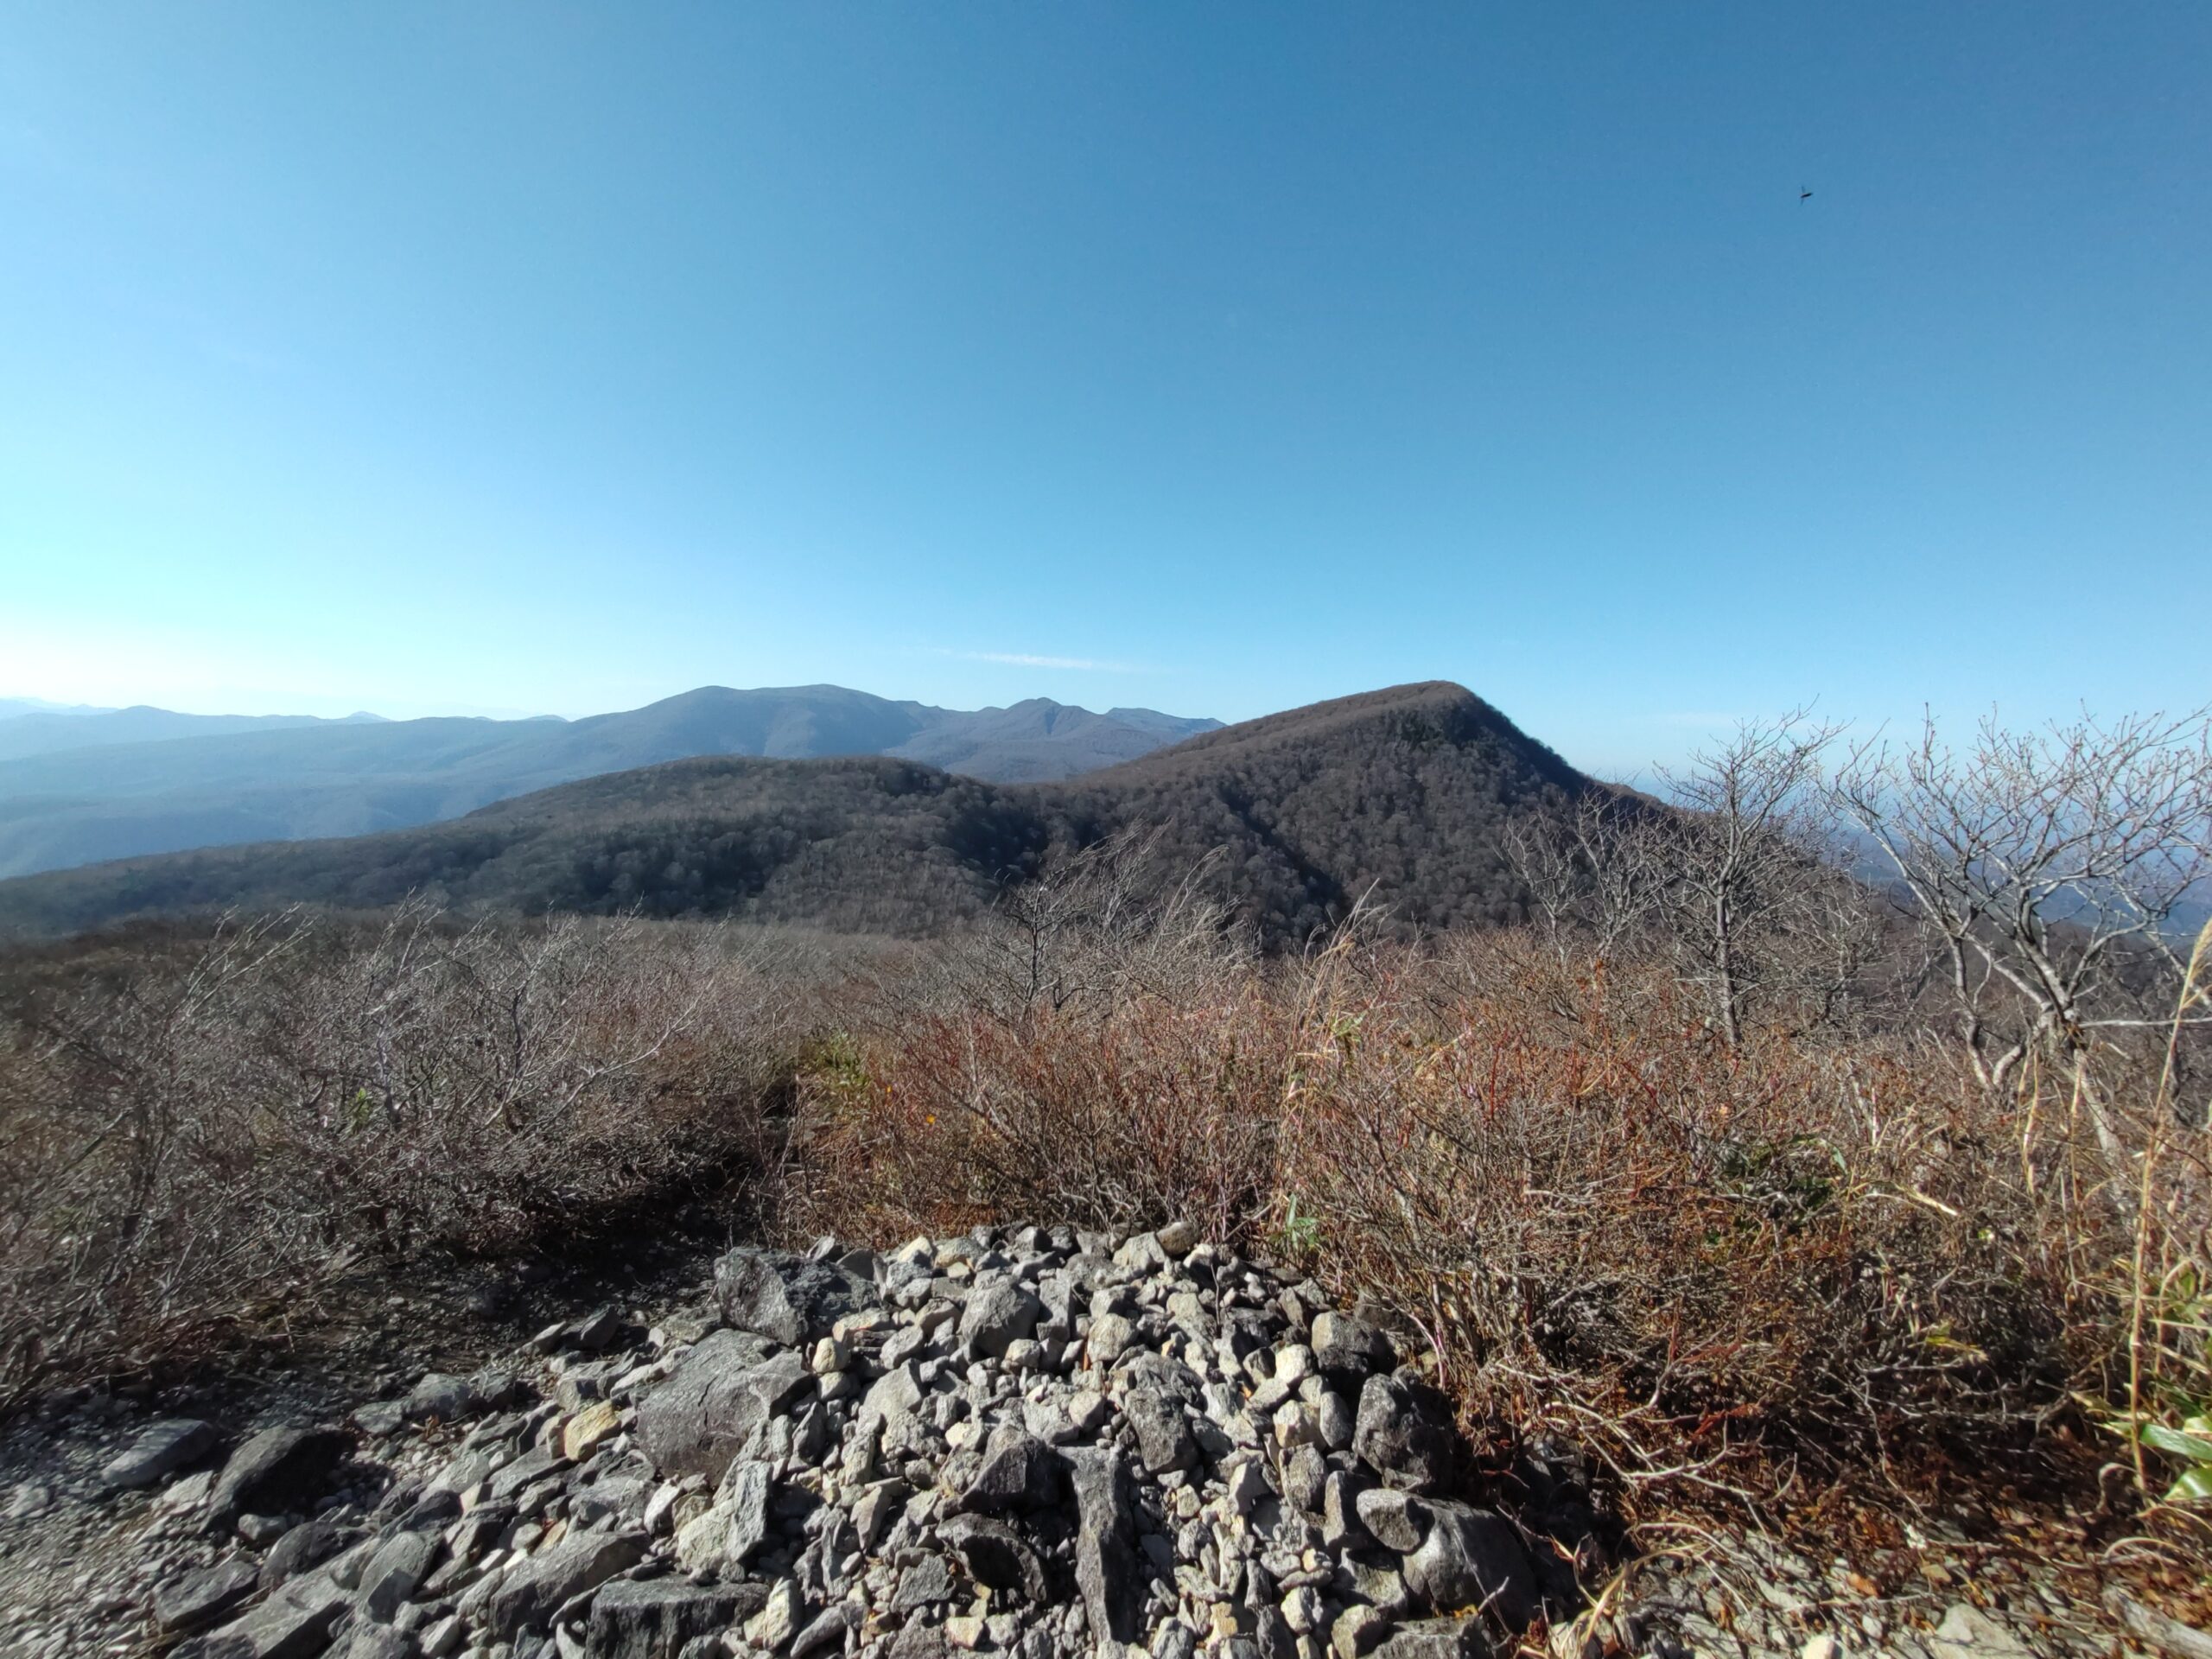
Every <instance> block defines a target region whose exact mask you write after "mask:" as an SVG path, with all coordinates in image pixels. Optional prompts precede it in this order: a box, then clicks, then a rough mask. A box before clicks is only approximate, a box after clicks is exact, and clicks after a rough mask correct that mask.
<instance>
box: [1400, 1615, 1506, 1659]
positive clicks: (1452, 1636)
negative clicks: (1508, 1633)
mask: <svg viewBox="0 0 2212 1659" xmlns="http://www.w3.org/2000/svg"><path fill="white" fill-rule="evenodd" d="M1375 1659H1490V1640H1489V1638H1488V1637H1485V1636H1484V1634H1483V1629H1482V1623H1481V1621H1480V1620H1478V1619H1473V1618H1422V1619H1416V1620H1414V1622H1413V1623H1412V1624H1401V1625H1400V1626H1398V1628H1397V1629H1396V1630H1395V1631H1393V1632H1392V1633H1391V1635H1390V1637H1389V1639H1388V1640H1386V1641H1385V1642H1384V1643H1383V1645H1382V1646H1381V1647H1379V1648H1377V1649H1375Z"/></svg>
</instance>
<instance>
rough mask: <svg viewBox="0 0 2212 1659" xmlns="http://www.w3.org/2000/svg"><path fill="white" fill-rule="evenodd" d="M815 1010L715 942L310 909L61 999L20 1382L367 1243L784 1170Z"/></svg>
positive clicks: (447, 1237) (214, 1327)
mask: <svg viewBox="0 0 2212 1659" xmlns="http://www.w3.org/2000/svg"><path fill="white" fill-rule="evenodd" d="M787 1003H788V999H787V998H786V996H785V993H784V992H783V991H782V990H781V989H780V988H779V987H778V985H777V984H776V983H775V982H773V981H772V978H771V977H769V976H766V975H764V974H763V973H762V972H761V971H760V969H757V968H756V967H755V966H754V965H753V964H752V963H748V962H747V961H746V960H745V959H744V958H743V957H740V956H738V955H735V954H733V952H732V950H731V949H730V944H729V941H728V939H727V938H724V937H722V936H721V935H719V934H718V933H717V932H716V931H714V930H711V929H688V930H677V929H669V928H653V927H652V926H650V925H646V924H643V923H639V922H635V921H618V922H614V923H599V922H587V921H583V920H581V919H574V918H571V919H566V920H558V921H555V922H552V923H550V924H548V925H544V926H543V927H533V928H494V927H491V926H478V927H474V928H467V929H456V928H454V927H453V926H452V925H449V924H448V923H447V922H446V921H445V920H444V919H443V918H441V917H439V916H438V915H437V914H436V913H435V912H433V911H431V910H429V909H428V908H426V907H423V906H405V907H403V908H402V909H400V910H399V911H398V912H396V913H394V914H393V915H392V916H391V918H390V919H389V920H388V921H387V923H386V924H385V925H384V926H383V927H382V928H381V929H380V930H378V931H373V932H372V933H370V934H369V935H367V936H366V937H365V938H364V937H359V936H357V935H350V934H346V935H340V933H339V932H337V931H334V930H330V929H320V930H319V929H318V928H317V927H316V926H315V925H314V924H312V923H310V922H309V921H308V919H307V918H304V917H302V916H299V915H283V916H278V917H275V918H265V919H263V920H259V921H255V922H251V923H247V924H245V925H235V926H231V925H226V927H224V928H223V929H222V930H221V931H219V932H218V933H217V935H216V936H215V937H214V938H213V940H211V941H209V942H208V943H207V944H206V946H205V948H204V949H202V950H200V951H199V952H198V953H197V954H196V955H194V956H191V957H186V958H183V959H182V960H181V961H177V962H175V963H169V964H164V963H160V962H158V961H157V962H156V963H152V964H149V965H148V966H146V967H144V968H143V969H142V970H140V971H137V972H135V973H125V974H124V976H122V978H121V979H120V981H119V982H98V981H96V982H86V983H80V984H76V985H73V986H61V987H59V988H54V987H49V988H47V989H46V990H45V991H43V992H41V994H40V995H36V996H35V997H34V998H33V999H32V1001H31V1002H30V1003H29V1006H28V1007H19V1008H18V1009H17V1010H16V1013H15V1014H14V1015H13V1017H12V1018H11V1019H10V1021H9V1023H8V1025H7V1026H6V1027H5V1031H4V1047H0V1147H5V1148H6V1156H5V1158H4V1159H0V1391H13V1390H20V1389H23V1388H26V1387H29V1386H31V1385H33V1384H35V1383H39V1382H41V1380H47V1379H51V1378H54V1377H73V1376H79V1375H83V1374H86V1373H87V1372H88V1371H92V1370H99V1369H103V1368H131V1367H136V1366H138V1365H142V1364H143V1363H146V1362H148V1361H149V1360H150V1359H152V1358H154V1357H157V1356H159V1355H161V1354H162V1353H165V1352H174V1351H181V1350H183V1349H186V1348H188V1347H191V1346H193V1345H194V1344H201V1343H204V1342H206V1341H207V1340H209V1339H210V1338H211V1336H212V1334H213V1333H214V1332H218V1331H219V1330H220V1329H222V1328H225V1327H226V1326H229V1325H238V1324H247V1325H250V1324H251V1323H253V1321H254V1319H256V1317H257V1314H256V1312H255V1310H257V1309H258V1308H264V1307H265V1306H266V1305H267V1304H268V1303H269V1302H270V1300H271V1299H274V1298H277V1297H279V1296H281V1295H285V1294H296V1292H297V1291H298V1290H300V1289H301V1288H302V1287H307V1286H310V1285H313V1284H315V1283H316V1282H318V1281H323V1280H325V1279H327V1278H328V1277H329V1276H331V1275H332V1274H335V1273H339V1272H342V1271H343V1270H344V1269H345V1268H346V1266H347V1265H348V1264H349V1263H350V1262H353V1261H354V1260H356V1259H357V1258H359V1257H361V1256H363V1255H382V1256H384V1257H386V1258H389V1259H399V1258H404V1257H407V1256H410V1255H418V1254H420V1253H423V1252H425V1251H444V1252H462V1253H468V1252H493V1251H499V1250H502V1249H513V1248H517V1247H518V1246H521V1245H523V1244H525V1243H529V1242H531V1241H532V1240H533V1239H535V1238H537V1237H539V1236H543V1235H544V1234H546V1233H547V1232H549V1231H551V1230H565V1229H571V1228H582V1227H586V1226H588V1225H589V1224H591V1223H592V1222H593V1221H594V1219H595V1218H597V1217H601V1215H603V1214H604V1213H606V1212H607V1211H610V1210H612V1209H614V1208H616V1207H619V1206H620V1205H622V1204H624V1203H626V1202H627V1201H629V1200H632V1199H633V1198H637V1197H639V1196H640V1195H643V1194H648V1193H652V1192H658V1191H660V1190H662V1189H664V1187H666V1186H667V1185H669V1184H670V1183H671V1182H675V1181H679V1180H681V1179H684V1178H686V1177H687V1176H688V1175H690V1174H691V1173H696V1172H697V1171H700V1170H702V1169H709V1168H714V1167H716V1166H723V1165H727V1164H728V1163H729V1162H730V1161H731V1160H743V1159H746V1158H748V1157H757V1156H759V1155H761V1153H762V1150H763V1124H762V1120H761V1111H762V1103H763V1099H764V1096H765V1094H766V1090H767V1089H768V1088H769V1086H770V1084H771V1083H772V1080H773V1078H774V1077H776V1076H777V1075H778V1072H777V1069H776V1068H777V1066H778V1064H779V1055H780V1054H781V1053H783V1052H785V1051H787V1050H788V1048H789V1047H790V1046H791V1032H790V1030H789V1029H788V1027H787V1020H788V1017H789V1016H788V1006H787Z"/></svg>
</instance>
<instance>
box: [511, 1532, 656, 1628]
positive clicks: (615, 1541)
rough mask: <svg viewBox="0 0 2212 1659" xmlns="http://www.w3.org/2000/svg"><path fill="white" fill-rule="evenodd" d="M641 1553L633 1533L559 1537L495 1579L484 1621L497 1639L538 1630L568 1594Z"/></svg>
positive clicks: (609, 1574) (578, 1591)
mask: <svg viewBox="0 0 2212 1659" xmlns="http://www.w3.org/2000/svg"><path fill="white" fill-rule="evenodd" d="M644 1558H645V1540H644V1539H643V1538H641V1537H639V1536H638V1535H636V1534H634V1533H605V1532H585V1533H579V1534H576V1535H574V1536H572V1537H568V1538H563V1540H562V1541H560V1542H558V1543H556V1544H555V1545H553V1546H552V1547H551V1548H548V1549H545V1550H543V1551H541V1552H539V1553H538V1554H535V1555H532V1556H531V1557H530V1558H529V1559H528V1560H525V1561H524V1562H523V1563H522V1564H521V1565H520V1566H519V1567H517V1568H516V1569H515V1570H514V1571H513V1572H512V1573H508V1574H507V1575H506V1576H505V1578H504V1579H502V1580H500V1582H499V1589H498V1591H497V1592H495V1593H494V1594H493V1597H492V1598H491V1601H490V1605H489V1606H488V1608H487V1609H486V1611H487V1613H488V1615H489V1617H488V1618H487V1620H486V1622H487V1623H488V1624H489V1625H490V1626H491V1629H492V1630H493V1634H494V1635H495V1636H497V1637H500V1638H502V1639H512V1637H515V1636H517V1635H518V1634H520V1633H521V1632H522V1631H523V1630H526V1629H532V1628H542V1627H543V1625H544V1624H545V1623H546V1622H547V1620H548V1619H550V1618H551V1617H552V1615H553V1613H554V1611H556V1609H558V1608H559V1607H561V1606H562V1605H563V1604H564V1603H566V1602H567V1601H568V1600H569V1599H570V1598H571V1597H574V1596H576V1595H579V1594H581V1593H582V1592H584V1591H587V1590H592V1589H596V1588H597V1587H598V1586H600V1585H601V1584H603V1583H605V1582H606V1581H607V1580H608V1579H611V1578H613V1576H614V1575H615V1574H616V1573H620V1572H622V1571H623V1570H624V1569H625V1568H627V1567H635V1566H636V1565H637V1564H638V1563H639V1561H640V1560H643V1559H644Z"/></svg>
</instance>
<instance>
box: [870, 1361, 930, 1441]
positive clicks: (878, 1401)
mask: <svg viewBox="0 0 2212 1659" xmlns="http://www.w3.org/2000/svg"><path fill="white" fill-rule="evenodd" d="M921 1403H922V1384H921V1380H920V1378H919V1377H918V1376H916V1375H915V1371H914V1368H913V1367H912V1365H896V1366H893V1368H892V1369H891V1370H887V1371H886V1372H884V1374H883V1375H882V1376H880V1377H878V1378H876V1380H875V1382H874V1383H873V1384H871V1385H870V1387H869V1389H868V1394H867V1395H866V1397H864V1398H863V1399H862V1400H861V1416H862V1417H863V1418H871V1417H872V1418H874V1420H875V1421H878V1422H880V1423H881V1424H882V1425H883V1426H884V1427H886V1428H887V1429H888V1428H894V1427H899V1426H900V1425H902V1424H904V1423H905V1422H906V1421H907V1419H909V1418H910V1417H912V1415H913V1414H914V1413H915V1412H916V1411H917V1410H918V1409H919V1408H920V1406H921Z"/></svg>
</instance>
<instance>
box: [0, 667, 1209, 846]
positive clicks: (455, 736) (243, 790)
mask: <svg viewBox="0 0 2212 1659" xmlns="http://www.w3.org/2000/svg"><path fill="white" fill-rule="evenodd" d="M1219 724H1220V722H1219V721H1214V720H1210V719H1204V718H1194V717H1187V716H1183V715H1164V714H1161V713H1160V712H1159V711H1158V710H1156V709H1120V708H1117V709H1109V710H1107V711H1106V712H1105V713H1103V714H1094V713H1092V712H1091V711H1090V710H1089V709H1077V708H1071V707H1068V706H1066V705H1065V704H1062V703H1058V702H1052V701H1051V700H1050V699H1048V698H1042V697H1037V698H1031V699H1028V700H1027V701H1025V702H1018V703H1015V704H1014V705H1013V706H1011V707H1009V708H1004V709H979V710H974V711H965V710H959V709H938V708H932V707H931V706H929V705H927V704H925V703H919V702H893V701H892V700H890V699H888V698H885V697H878V696H871V695H869V694H868V693H867V692H863V691H853V690H846V689H845V688H843V687H841V686H834V685H811V686H797V687H788V688H781V689H769V690H750V691H736V690H728V689H727V688H725V687H721V686H706V687H702V688H700V689H699V690H695V691H689V692H685V693H684V694H683V695H682V696H675V697H668V698H664V699H663V700H662V701H661V702H655V703H651V704H648V705H647V706H645V708H642V709H631V710H628V711H627V712H625V713H621V714H609V715H593V716H591V717H589V718H587V719H583V720H577V721H563V720H549V719H537V720H516V721H492V720H480V719H454V718H447V719H429V720H411V721H385V720H381V719H378V718H377V717H376V716H374V715H355V716H352V717H349V718H347V719H344V720H335V721H333V720H319V719H315V718H313V717H310V716H306V715H265V716H243V715H187V714H179V713H175V712H174V711H171V710H168V709H116V710H111V711H106V712H99V713H86V714H62V713H55V712H52V711H51V710H43V711H32V712H27V713H17V714H16V715H12V716H11V717H0V876H8V875H22V874H29V873H30V872H32V871H36V870H49V869H60V868H69V867H71V866H73V865H79V864H87V863H93V862H97V861H100V860H103V859H111V858H124V857H130V856H133V855H139V854H145V853H162V852H173V851H178V850H181V849H187V848H193V847H214V846H226V845H232V844H235V843H238V842H258V841H277V840H295V839H301V838H308V837H318V836H350V835H360V834H364V833H366V832H369V831H372V830H378V829H399V828H404V827H405V826H408V825H411V824H419V823H435V822H437V821H439V820H441V819H445V818H450V817H458V816H459V815H460V814H461V813H464V812H467V811H471V810H474V809H475V808H477V807H480V806H483V805H485V804H488V803H490V802H493V801H497V800H502V799H505V798H507V797H509V796H512V795H518V794H522V793H524V792H526V791H531V790H537V789H543V788H545V787H546V786H548V785H552V784H558V783H564V782H567V781H569V780H570V779H579V778H588V777H592V776H594V775H596V774H599V773H601V772H621V771H626V770H627V769H629V768H632V767H635V766H648V765H652V764H653V763H654V762H657V761H662V760H680V759H684V758H688V757H690V756H694V755H760V756H770V757H775V758H780V759H787V760H807V759H814V758H819V757H823V756H829V755H862V754H882V755H892V756H896V757H899V758H901V759H906V760H918V761H921V762H924V763H925V764H926V765H929V766H937V767H941V768H943V769H944V770H945V771H948V772H958V773H961V774H962V775H963V776H967V777H971V778H977V779H984V780H987V781H990V782H998V783H1031V782H1044V781H1050V780H1052V779H1065V778H1071V777H1074V776H1076V775H1077V774H1078V773H1081V772H1090V771H1095V770H1096V769H1097V768H1099V767H1102V766H1114V765H1116V764H1118V763H1120V762H1122V761H1125V760H1135V759H1136V758H1137V757H1138V756H1140V755H1144V754H1148V753H1151V752H1152V751H1154V750H1155V749H1158V748H1160V747H1164V746H1166V745H1168V744H1172V743H1175V742H1178V741H1181V740H1182V739H1184V738H1186V737H1190V736H1192V735H1194V734H1198V733H1201V732H1205V731H1211V730H1212V729H1214V728H1216V727H1217V726H1218V725H1219Z"/></svg>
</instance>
